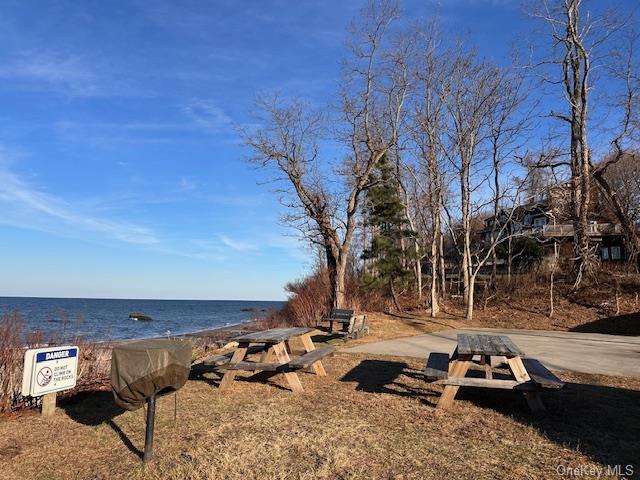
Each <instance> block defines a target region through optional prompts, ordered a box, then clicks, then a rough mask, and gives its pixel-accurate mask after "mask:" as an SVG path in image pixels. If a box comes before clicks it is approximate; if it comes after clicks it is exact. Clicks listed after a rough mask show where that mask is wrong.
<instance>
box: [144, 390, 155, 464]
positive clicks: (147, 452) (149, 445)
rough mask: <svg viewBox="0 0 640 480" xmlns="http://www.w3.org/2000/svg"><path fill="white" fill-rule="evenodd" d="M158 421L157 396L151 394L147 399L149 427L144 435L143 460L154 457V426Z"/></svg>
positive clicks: (146, 460)
mask: <svg viewBox="0 0 640 480" xmlns="http://www.w3.org/2000/svg"><path fill="white" fill-rule="evenodd" d="M155 422H156V396H155V394H154V395H151V396H150V397H149V399H148V400H147V427H146V432H145V435H144V453H143V454H142V461H143V462H144V463H147V462H148V461H149V460H151V459H152V458H153V427H154V425H155Z"/></svg>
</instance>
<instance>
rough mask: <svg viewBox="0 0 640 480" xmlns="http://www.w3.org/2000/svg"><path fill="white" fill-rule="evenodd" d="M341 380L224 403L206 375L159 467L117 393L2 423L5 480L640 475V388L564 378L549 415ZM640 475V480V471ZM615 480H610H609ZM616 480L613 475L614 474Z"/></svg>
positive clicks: (371, 366)
mask: <svg viewBox="0 0 640 480" xmlns="http://www.w3.org/2000/svg"><path fill="white" fill-rule="evenodd" d="M324 363H325V367H326V369H327V373H328V377H316V376H314V375H311V374H301V375H300V376H301V381H302V384H303V386H304V388H305V392H304V393H302V394H299V395H295V394H292V393H291V392H290V391H289V390H288V389H287V388H286V381H285V380H284V378H282V376H281V375H276V376H271V377H269V376H266V374H260V375H259V376H258V378H256V377H253V378H252V379H248V378H244V377H243V374H239V375H238V378H239V380H238V381H236V382H235V383H234V384H233V387H232V389H231V390H230V391H227V392H224V393H220V391H218V390H217V389H216V388H215V386H216V385H217V383H218V378H219V377H218V375H217V374H215V373H209V372H206V371H205V370H199V369H194V371H193V372H192V378H191V379H190V381H189V382H188V383H187V385H186V386H185V387H184V388H183V389H182V390H181V391H180V392H179V395H178V418H177V422H176V423H174V420H173V406H174V398H173V395H169V396H165V397H163V398H161V399H160V400H159V401H158V413H157V421H156V437H155V455H156V458H155V460H154V461H153V462H152V463H150V464H149V465H147V466H143V465H142V464H141V462H140V460H139V453H140V449H141V448H142V447H143V443H144V412H143V410H138V411H134V412H122V411H120V410H118V409H117V408H116V407H115V405H114V403H113V400H112V398H111V393H110V392H93V393H86V394H81V395H79V396H76V397H75V398H73V399H71V400H69V401H67V402H66V403H63V404H62V405H61V407H60V408H59V410H58V412H57V413H56V415H55V417H53V418H50V419H46V420H45V419H42V418H40V417H39V416H38V415H37V414H36V413H31V412H29V413H25V414H24V415H23V416H21V417H20V418H14V419H10V420H2V421H0V478H11V479H15V478H33V479H45V478H46V479H50V478H54V479H55V478H60V479H62V478H64V479H69V478H131V479H137V478H163V479H164V478H176V479H178V478H180V479H182V478H220V479H225V478H268V479H271V478H277V479H280V478H282V479H284V478H306V479H317V478H327V479H329V478H330V479H334V478H343V479H349V478H368V479H378V478H398V479H411V478H415V479H430V478H433V479H442V478H452V479H496V478H500V479H541V478H562V477H561V476H560V475H558V473H557V470H556V469H557V468H558V467H560V468H562V467H578V468H579V467H589V466H594V467H602V466H603V465H617V464H623V465H626V464H635V465H634V469H635V471H636V472H638V470H640V455H639V454H638V452H640V379H631V378H620V377H602V376H590V375H574V374H560V376H561V377H562V378H563V379H564V380H566V381H567V382H568V384H567V386H566V387H565V389H564V390H562V391H560V392H554V393H550V394H548V395H547V396H546V397H545V401H546V404H547V407H548V409H549V414H548V415H546V416H544V417H535V416H534V415H533V414H531V413H530V412H529V410H528V408H527V406H526V403H525V401H524V399H523V398H522V397H521V396H520V395H519V394H517V393H515V392H508V391H477V390H466V391H465V390H464V389H462V390H461V391H460V393H459V395H458V398H459V399H460V400H459V401H456V403H455V404H454V406H453V408H452V409H451V410H449V411H447V412H441V411H436V410H435V409H434V405H435V402H436V401H437V398H438V395H439V393H440V391H441V390H442V387H440V386H436V385H430V384H427V383H426V382H424V381H423V379H422V377H421V374H420V371H421V369H422V362H420V361H417V360H416V359H408V358H398V357H375V356H368V355H349V354H345V353H338V354H336V355H335V356H334V357H332V358H329V359H327V360H326V361H325V362H324ZM636 475H638V474H637V473H636ZM603 477H604V478H606V476H604V475H603ZM601 478H602V477H601Z"/></svg>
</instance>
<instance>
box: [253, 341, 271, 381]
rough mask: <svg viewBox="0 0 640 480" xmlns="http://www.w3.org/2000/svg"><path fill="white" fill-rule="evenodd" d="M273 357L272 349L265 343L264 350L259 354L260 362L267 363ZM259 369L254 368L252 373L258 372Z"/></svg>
mask: <svg viewBox="0 0 640 480" xmlns="http://www.w3.org/2000/svg"><path fill="white" fill-rule="evenodd" d="M273 357H274V353H273V350H272V349H271V347H270V346H269V345H265V350H264V351H263V352H262V353H261V354H260V363H269V362H271V360H272V359H273ZM260 372H261V370H254V371H253V374H254V375H255V374H256V373H260Z"/></svg>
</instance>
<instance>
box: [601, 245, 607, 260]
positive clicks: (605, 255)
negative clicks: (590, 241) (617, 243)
mask: <svg viewBox="0 0 640 480" xmlns="http://www.w3.org/2000/svg"><path fill="white" fill-rule="evenodd" d="M600 256H601V257H602V260H609V247H602V252H600Z"/></svg>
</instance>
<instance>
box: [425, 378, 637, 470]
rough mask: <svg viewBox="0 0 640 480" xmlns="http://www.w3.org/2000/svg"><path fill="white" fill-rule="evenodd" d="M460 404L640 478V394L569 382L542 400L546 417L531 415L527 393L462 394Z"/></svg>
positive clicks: (465, 391)
mask: <svg viewBox="0 0 640 480" xmlns="http://www.w3.org/2000/svg"><path fill="white" fill-rule="evenodd" d="M437 399H438V397H436V398H435V399H434V401H435V403H434V404H433V405H434V406H435V404H436V403H437ZM458 400H462V401H468V402H470V403H473V404H474V405H475V406H477V407H480V408H483V409H491V410H494V411H496V412H498V413H500V414H502V415H504V416H505V417H511V418H513V419H514V420H516V421H518V422H520V423H522V424H525V425H528V426H531V427H533V428H535V429H536V430H538V431H539V432H540V433H541V434H542V435H544V436H545V437H546V438H548V439H549V440H551V441H553V442H554V443H556V444H558V445H562V446H563V447H565V448H569V449H572V450H576V451H579V452H582V453H583V454H585V455H586V456H588V457H589V458H591V459H592V460H593V461H595V462H598V463H600V464H602V465H612V466H615V465H623V466H625V465H633V468H634V472H635V474H636V475H640V462H639V458H640V457H638V452H639V451H640V438H639V437H638V432H640V392H638V391H637V390H629V389H625V388H619V387H609V386H604V385H591V384H581V383H572V382H567V383H566V384H565V387H564V388H563V389H562V390H557V391H549V392H547V393H544V394H543V401H544V403H545V406H546V408H547V412H546V413H544V414H542V415H541V414H535V413H533V412H531V410H530V409H529V407H528V405H527V403H526V400H525V399H524V397H523V395H522V393H521V392H516V391H509V390H491V389H481V388H460V390H459V391H458V394H457V395H456V401H458ZM633 478H636V477H633ZM638 478H640V477H638Z"/></svg>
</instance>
